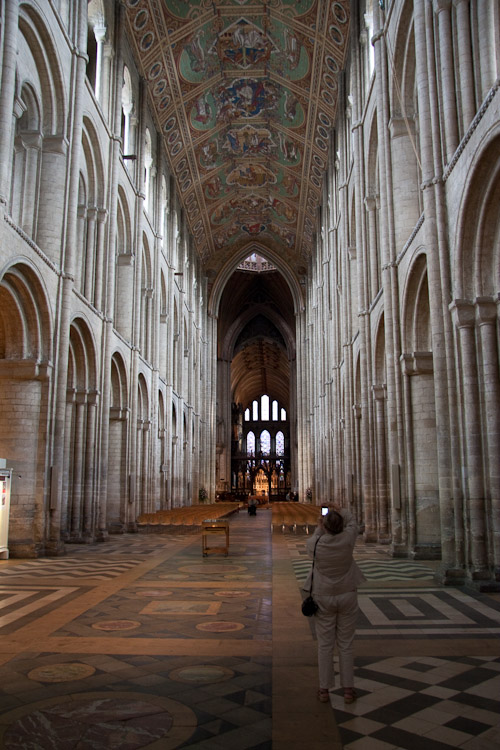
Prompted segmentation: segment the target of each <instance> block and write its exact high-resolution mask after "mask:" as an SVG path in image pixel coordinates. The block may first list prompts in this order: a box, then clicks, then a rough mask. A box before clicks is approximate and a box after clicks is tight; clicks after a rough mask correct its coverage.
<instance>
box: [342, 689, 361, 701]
mask: <svg viewBox="0 0 500 750" xmlns="http://www.w3.org/2000/svg"><path fill="white" fill-rule="evenodd" d="M357 697H358V696H357V695H356V691H355V690H354V688H344V703H347V704H349V703H354V701H355V700H356V698H357Z"/></svg>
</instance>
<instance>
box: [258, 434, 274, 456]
mask: <svg viewBox="0 0 500 750" xmlns="http://www.w3.org/2000/svg"><path fill="white" fill-rule="evenodd" d="M260 450H261V452H262V454H263V455H264V456H268V455H269V454H270V453H271V435H270V434H269V430H262V432H261V433H260Z"/></svg>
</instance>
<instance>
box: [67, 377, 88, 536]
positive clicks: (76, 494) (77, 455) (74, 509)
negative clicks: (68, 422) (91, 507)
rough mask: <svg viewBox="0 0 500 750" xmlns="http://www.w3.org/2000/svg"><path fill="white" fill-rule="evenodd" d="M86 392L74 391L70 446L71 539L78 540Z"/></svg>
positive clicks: (82, 481)
mask: <svg viewBox="0 0 500 750" xmlns="http://www.w3.org/2000/svg"><path fill="white" fill-rule="evenodd" d="M85 401H86V394H85V393H83V392H81V391H77V392H76V393H75V431H74V443H73V445H72V446H71V450H72V454H73V461H72V464H73V485H72V487H71V488H70V493H69V494H70V499H71V541H73V542H80V541H81V538H82V498H83V486H84V472H83V467H84V453H83V452H84V447H85V440H84V432H85V413H86V410H87V407H86V403H85ZM70 463H71V460H70Z"/></svg>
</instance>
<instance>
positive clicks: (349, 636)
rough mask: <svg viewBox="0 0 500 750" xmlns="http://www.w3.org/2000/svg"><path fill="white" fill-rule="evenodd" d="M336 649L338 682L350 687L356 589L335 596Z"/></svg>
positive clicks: (356, 602) (351, 680)
mask: <svg viewBox="0 0 500 750" xmlns="http://www.w3.org/2000/svg"><path fill="white" fill-rule="evenodd" d="M337 602H338V613H337V632H336V638H337V649H338V653H339V671H340V684H341V685H342V687H343V688H352V687H353V685H354V656H353V648H352V642H353V640H354V634H355V632H356V622H357V619H358V611H359V607H358V594H357V591H349V592H348V593H347V594H339V596H337Z"/></svg>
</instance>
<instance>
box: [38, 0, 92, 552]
mask: <svg viewBox="0 0 500 750" xmlns="http://www.w3.org/2000/svg"><path fill="white" fill-rule="evenodd" d="M75 4H76V3H75ZM76 28H77V44H76V49H75V51H74V57H73V63H74V70H73V73H72V81H71V85H72V87H73V91H74V98H73V110H72V130H71V149H70V154H69V163H68V171H69V179H68V188H67V190H68V202H67V214H66V216H67V223H66V237H65V242H64V253H63V259H62V263H63V268H64V273H63V275H62V278H61V288H60V292H59V294H60V315H59V319H58V320H57V321H56V323H55V329H56V330H58V332H59V335H58V348H57V351H56V368H55V371H56V376H55V378H54V391H53V397H54V404H55V406H54V422H53V431H52V435H53V440H54V443H53V450H52V465H53V466H55V467H56V468H57V469H58V470H59V471H58V477H59V478H58V484H57V488H56V490H55V491H54V503H53V504H52V505H51V510H50V519H49V524H50V526H49V535H48V537H49V538H48V540H47V545H46V549H47V554H49V555H50V554H53V555H58V554H64V545H63V544H62V542H61V540H60V521H61V491H62V477H63V474H64V468H65V467H64V427H65V420H66V387H67V377H68V350H69V336H70V325H71V310H72V299H73V286H74V273H75V256H76V245H77V234H76V229H77V208H78V185H79V179H80V153H81V143H82V123H83V100H84V92H85V75H86V66H87V56H86V54H85V53H84V52H83V50H85V49H86V45H87V2H86V0H78V5H77V24H76Z"/></svg>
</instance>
